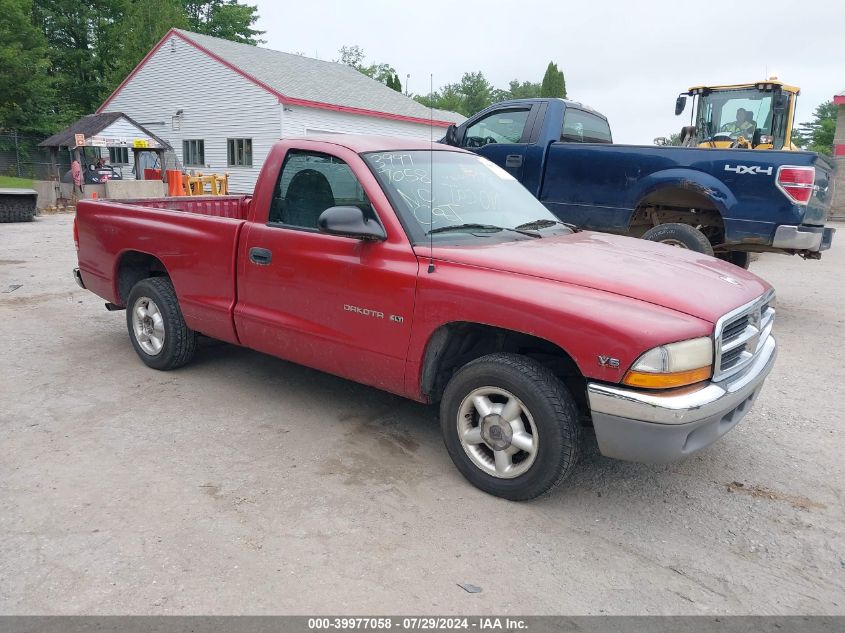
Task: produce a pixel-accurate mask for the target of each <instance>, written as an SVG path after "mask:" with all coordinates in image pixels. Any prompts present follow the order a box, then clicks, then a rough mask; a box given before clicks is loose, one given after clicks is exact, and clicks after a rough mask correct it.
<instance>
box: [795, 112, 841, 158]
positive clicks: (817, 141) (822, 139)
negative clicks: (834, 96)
mask: <svg viewBox="0 0 845 633" xmlns="http://www.w3.org/2000/svg"><path fill="white" fill-rule="evenodd" d="M838 112H839V106H837V105H836V104H835V103H833V101H826V102H824V103H822V104H821V105H819V106H818V107H817V108H816V109H815V111H814V112H813V119H812V121H808V122H806V123H802V124H801V125H799V126H798V127H797V128H796V129H794V130H793V131H792V142H793V143H795V144H796V145H798V146H799V147H802V148H803V149H807V150H810V151H811V152H818V153H819V154H827V155H828V156H831V155H833V135H834V134H835V132H836V115H837V114H838Z"/></svg>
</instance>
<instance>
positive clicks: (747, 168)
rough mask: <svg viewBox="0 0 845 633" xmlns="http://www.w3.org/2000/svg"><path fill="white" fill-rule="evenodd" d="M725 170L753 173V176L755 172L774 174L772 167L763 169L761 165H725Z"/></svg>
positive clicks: (737, 172)
mask: <svg viewBox="0 0 845 633" xmlns="http://www.w3.org/2000/svg"><path fill="white" fill-rule="evenodd" d="M725 171H732V172H734V173H735V174H751V175H752V176H753V175H755V174H766V175H767V176H771V175H772V168H771V167H766V168H765V169H763V168H762V167H760V165H737V166H736V167H731V166H730V165H725Z"/></svg>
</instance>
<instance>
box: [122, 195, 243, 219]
mask: <svg viewBox="0 0 845 633" xmlns="http://www.w3.org/2000/svg"><path fill="white" fill-rule="evenodd" d="M250 200H252V196H248V195H233V196H191V197H179V198H172V197H171V198H137V199H132V200H112V202H114V203H118V204H131V205H133V206H136V207H148V208H154V209H168V210H170V211H182V212H184V213H196V214H198V215H210V216H213V217H217V218H231V219H233V220H246V219H247V213H248V212H249V202H250Z"/></svg>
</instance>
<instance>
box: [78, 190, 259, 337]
mask: <svg viewBox="0 0 845 633" xmlns="http://www.w3.org/2000/svg"><path fill="white" fill-rule="evenodd" d="M250 199H251V197H250V196H197V197H191V198H187V197H186V198H147V199H142V200H82V201H80V202H79V205H78V206H77V227H78V239H79V268H80V270H81V271H82V275H83V278H84V279H85V283H86V287H88V288H89V289H90V290H92V291H93V292H95V293H97V294H99V295H100V296H101V297H104V298H106V299H107V300H108V301H110V302H112V303H114V304H116V305H123V304H124V301H125V300H126V297H127V295H128V292H129V285H127V284H129V283H130V282H131V280H132V278H133V273H132V269H133V266H136V265H138V263H139V262H144V261H148V260H149V258H151V257H154V258H156V259H157V260H159V261H160V262H161V265H162V267H163V268H164V269H165V270H167V271H168V273H169V275H170V277H171V279H172V281H173V284H174V286H175V287H176V289H177V291H178V292H179V301H180V307H181V308H182V311H183V313H184V316H185V320H186V321H187V322H188V324H189V326H190V327H191V328H193V329H195V330H197V331H200V332H203V333H205V334H208V335H209V336H212V337H214V338H218V339H220V340H224V341H228V342H232V343H237V336H236V334H235V330H234V324H233V321H232V310H233V309H234V304H235V297H236V292H235V270H236V266H237V247H238V238H239V236H240V233H241V228H242V227H243V225H244V224H245V222H246V221H247V212H248V208H249V200H250ZM200 263H201V265H200Z"/></svg>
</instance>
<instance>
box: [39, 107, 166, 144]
mask: <svg viewBox="0 0 845 633" xmlns="http://www.w3.org/2000/svg"><path fill="white" fill-rule="evenodd" d="M120 118H123V119H126V120H127V121H129V123H131V124H132V125H134V126H135V127H136V128H138V130H139V131H140V132H142V133H143V134H144V135H146V136H149V137H150V138H151V139H154V140H156V141H158V143H159V144H160V145H161V146H162V147H163V148H165V149H171V147H170V143H168V142H167V141H165V140H164V139H161V138H159V137H158V136H156V135H155V134H153V133H152V132H150V131H149V130H148V129H147V128H145V127H144V126H143V125H141V124H140V123H138V122H137V121H136V120H135V119H133V118H131V117H129V116H127V115H125V114H123V112H102V113H100V114H86V115H85V116H83V117H82V118H81V119H77V120H76V121H75V122H74V123H72V124H71V125H69V126H68V127H66V128H65V129H63V130H62V131H61V132H57V133H56V134H53V136H51V137H50V138H48V139H45V140H43V141H41V142H40V143H39V144H38V147H62V146H64V147H76V142H75V141H74V136H75V135H76V134H84V135H85V136H86V137H89V136H96V135H97V134H99V133H100V132H102V131H103V130H105V129H106V128H107V127H108V126H110V125H111V124H112V123H114V122H115V121H117V120H118V119H120Z"/></svg>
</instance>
